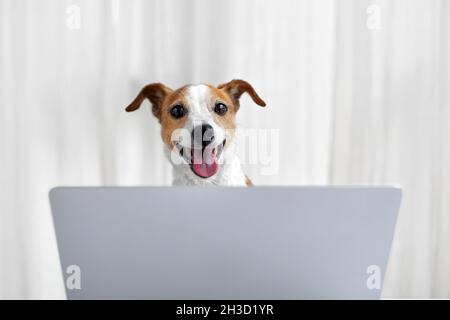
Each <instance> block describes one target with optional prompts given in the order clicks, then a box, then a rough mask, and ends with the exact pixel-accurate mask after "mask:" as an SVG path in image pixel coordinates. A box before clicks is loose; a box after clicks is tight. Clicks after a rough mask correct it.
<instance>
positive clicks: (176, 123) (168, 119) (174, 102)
mask: <svg viewBox="0 0 450 320" xmlns="http://www.w3.org/2000/svg"><path fill="white" fill-rule="evenodd" d="M186 88H187V86H184V87H182V88H179V89H177V90H175V91H174V92H173V93H171V94H170V95H168V96H167V97H166V99H165V100H164V102H163V104H162V106H161V116H160V118H159V122H160V123H161V138H162V140H163V142H164V143H165V144H166V145H167V146H168V147H169V148H173V147H174V146H175V143H174V141H172V134H173V132H174V131H175V130H177V129H182V128H183V127H184V125H185V124H186V121H187V119H188V117H189V112H190V107H189V103H188V101H187V100H186V98H185V91H186ZM177 106H181V107H183V108H184V109H185V110H186V114H185V115H184V116H183V117H181V118H174V117H173V116H172V115H171V109H172V108H174V107H177Z"/></svg>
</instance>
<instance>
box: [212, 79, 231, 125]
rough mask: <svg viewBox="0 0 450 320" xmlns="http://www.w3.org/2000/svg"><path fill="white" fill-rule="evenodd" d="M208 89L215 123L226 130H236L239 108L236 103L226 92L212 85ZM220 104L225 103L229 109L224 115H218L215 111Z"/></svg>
mask: <svg viewBox="0 0 450 320" xmlns="http://www.w3.org/2000/svg"><path fill="white" fill-rule="evenodd" d="M208 87H209V89H210V92H211V93H210V94H211V102H210V106H211V114H212V115H213V118H214V121H216V122H217V124H219V125H220V126H221V127H222V128H224V129H226V130H234V129H236V113H237V111H238V109H239V107H238V106H236V105H235V103H234V101H233V100H232V99H231V97H230V96H229V95H228V94H227V93H226V92H224V91H222V90H220V89H218V88H216V87H213V86H211V85H208ZM219 103H223V104H224V105H225V106H226V107H227V109H228V110H227V112H225V113H224V114H223V115H220V114H218V113H217V112H215V110H214V109H215V107H216V105H217V104H219Z"/></svg>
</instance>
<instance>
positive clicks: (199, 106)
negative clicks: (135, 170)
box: [125, 80, 266, 186]
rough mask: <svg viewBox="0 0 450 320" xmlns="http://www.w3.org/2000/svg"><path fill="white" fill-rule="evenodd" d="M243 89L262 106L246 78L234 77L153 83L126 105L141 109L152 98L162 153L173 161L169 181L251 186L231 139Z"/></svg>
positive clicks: (132, 108)
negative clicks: (208, 81) (218, 82)
mask: <svg viewBox="0 0 450 320" xmlns="http://www.w3.org/2000/svg"><path fill="white" fill-rule="evenodd" d="M244 92H246V93H248V94H249V95H250V97H251V98H252V99H253V101H254V102H255V103H256V104H258V105H260V106H262V107H264V106H265V105H266V103H265V102H264V101H263V100H262V99H261V98H260V97H259V96H258V94H257V93H256V91H255V90H254V89H253V87H252V86H251V85H250V84H249V83H248V82H246V81H243V80H232V81H230V82H228V83H225V84H222V85H220V86H218V87H217V88H216V87H214V86H212V85H209V84H201V85H186V86H184V87H181V88H179V89H177V90H172V89H170V88H168V87H166V86H165V85H163V84H161V83H152V84H149V85H147V86H145V87H144V88H142V90H141V92H139V94H138V95H137V97H136V98H135V99H134V100H133V102H131V104H130V105H129V106H128V107H127V108H126V109H125V110H126V111H128V112H131V111H135V110H137V109H139V107H140V106H141V104H142V102H143V101H144V100H145V99H148V100H149V101H150V102H151V104H152V112H153V115H154V116H155V117H156V118H157V119H158V120H159V122H160V124H161V137H162V140H163V142H164V144H165V146H166V147H167V148H165V153H166V155H167V156H168V157H169V159H170V160H171V162H172V164H173V183H172V184H173V185H221V186H251V185H252V182H251V181H250V179H249V178H248V177H247V176H246V175H245V174H244V173H243V171H242V168H241V164H240V161H239V159H238V157H237V155H236V153H235V147H234V143H233V138H234V137H235V130H236V122H235V118H236V113H237V111H238V110H239V99H240V97H241V96H242V94H243V93H244Z"/></svg>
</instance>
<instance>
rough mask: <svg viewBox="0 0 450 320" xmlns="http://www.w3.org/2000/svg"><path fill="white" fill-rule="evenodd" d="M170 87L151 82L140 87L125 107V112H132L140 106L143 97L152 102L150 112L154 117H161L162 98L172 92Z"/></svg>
mask: <svg viewBox="0 0 450 320" xmlns="http://www.w3.org/2000/svg"><path fill="white" fill-rule="evenodd" d="M172 92H173V91H172V89H170V88H168V87H166V86H165V85H163V84H162V83H151V84H148V85H146V86H145V87H144V88H142V90H141V92H139V94H138V95H137V97H136V98H135V99H134V100H133V102H131V103H130V105H129V106H128V107H126V109H125V110H126V111H127V112H132V111H135V110H137V109H139V107H140V106H141V104H142V102H143V101H144V100H145V99H148V100H150V102H151V103H152V112H153V115H154V116H155V117H157V118H158V119H160V117H161V105H162V102H163V101H164V98H165V97H166V96H167V95H168V94H170V93H172Z"/></svg>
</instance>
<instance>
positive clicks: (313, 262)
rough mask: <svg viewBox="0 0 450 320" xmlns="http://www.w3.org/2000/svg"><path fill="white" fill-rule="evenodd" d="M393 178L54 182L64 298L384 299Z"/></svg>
mask: <svg viewBox="0 0 450 320" xmlns="http://www.w3.org/2000/svg"><path fill="white" fill-rule="evenodd" d="M400 200H401V190H400V189H399V188H396V187H252V188H239V187H236V188H234V187H58V188H54V189H52V190H51V191H50V202H51V208H52V212H53V221H54V226H55V231H56V237H57V242H58V249H59V255H60V260H61V266H62V276H63V277H64V283H65V286H66V293H67V298H68V299H234V300H236V299H238V300H240V299H379V298H380V293H381V291H382V285H383V277H384V273H385V270H386V266H387V262H388V257H389V252H390V248H391V243H392V239H393V235H394V229H395V224H396V219H397V213H398V210H399V206H400Z"/></svg>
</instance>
